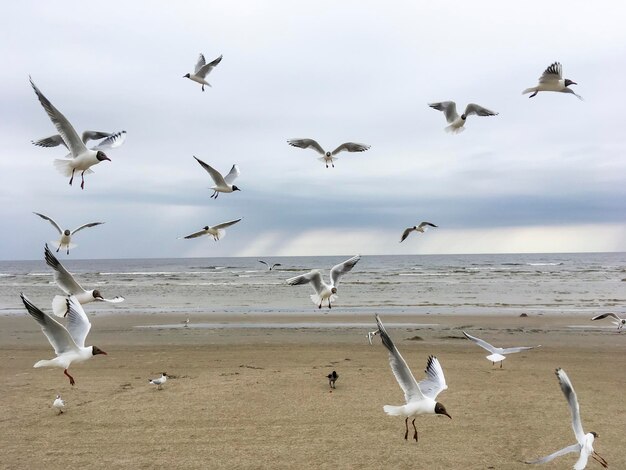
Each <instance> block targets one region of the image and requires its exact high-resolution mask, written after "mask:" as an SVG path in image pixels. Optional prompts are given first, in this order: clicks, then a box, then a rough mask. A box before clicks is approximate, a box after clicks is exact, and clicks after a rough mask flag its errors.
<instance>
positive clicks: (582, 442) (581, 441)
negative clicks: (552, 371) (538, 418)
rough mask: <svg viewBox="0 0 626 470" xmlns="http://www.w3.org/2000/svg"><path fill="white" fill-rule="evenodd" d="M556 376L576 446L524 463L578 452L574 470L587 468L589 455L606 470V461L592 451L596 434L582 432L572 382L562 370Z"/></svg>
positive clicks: (547, 460)
mask: <svg viewBox="0 0 626 470" xmlns="http://www.w3.org/2000/svg"><path fill="white" fill-rule="evenodd" d="M556 376H557V377H558V379H559V385H560V386H561V391H562V392H563V395H565V399H566V400H567V403H568V405H569V409H570V412H571V413H572V429H573V430H574V435H575V436H576V441H577V442H576V444H572V445H571V446H567V447H565V448H563V449H561V450H557V451H556V452H554V453H553V454H550V455H548V456H546V457H543V458H541V459H537V460H532V461H527V462H526V463H530V464H535V463H546V462H550V461H551V460H553V459H555V458H557V457H560V456H561V455H565V454H569V453H571V452H578V453H579V454H580V456H579V457H578V460H577V461H576V463H575V464H574V470H583V469H584V468H585V467H586V466H587V460H589V456H590V455H591V456H592V457H593V458H594V460H596V461H597V462H598V463H599V464H600V465H602V466H603V467H604V468H607V467H608V463H607V461H606V460H604V458H603V457H601V456H600V455H599V454H598V453H597V452H596V451H595V450H593V441H594V440H595V439H596V438H597V437H598V434H597V433H595V432H593V431H592V432H589V433H587V434H585V431H583V424H582V421H581V420H580V408H579V406H578V398H577V397H576V392H575V391H574V387H573V386H572V382H570V379H569V377H568V376H567V374H566V373H565V371H564V370H563V369H557V370H556Z"/></svg>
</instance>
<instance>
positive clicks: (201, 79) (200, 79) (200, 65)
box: [183, 54, 222, 91]
mask: <svg viewBox="0 0 626 470" xmlns="http://www.w3.org/2000/svg"><path fill="white" fill-rule="evenodd" d="M221 61H222V56H221V55H220V56H219V57H218V58H217V59H215V60H214V61H213V62H209V63H208V64H207V63H206V60H205V58H204V54H200V57H198V62H197V63H196V67H195V68H194V71H193V73H188V74H187V75H183V78H188V79H189V80H193V81H194V82H197V83H200V84H201V85H202V91H204V85H207V86H211V84H210V83H209V82H207V81H206V80H205V78H206V76H207V75H208V74H210V73H211V70H213V69H214V68H215V66H216V65H217V64H219V63H220V62H221Z"/></svg>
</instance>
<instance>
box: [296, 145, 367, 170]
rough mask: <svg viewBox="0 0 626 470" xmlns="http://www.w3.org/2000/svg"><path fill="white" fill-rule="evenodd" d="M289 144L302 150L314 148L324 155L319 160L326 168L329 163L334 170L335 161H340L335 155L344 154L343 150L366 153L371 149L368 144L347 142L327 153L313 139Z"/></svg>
mask: <svg viewBox="0 0 626 470" xmlns="http://www.w3.org/2000/svg"><path fill="white" fill-rule="evenodd" d="M287 143H288V144H289V145H291V146H292V147H298V148H301V149H308V148H312V149H313V150H315V151H316V152H317V153H319V154H320V155H322V157H321V158H319V159H318V160H320V161H322V162H324V163H325V164H326V168H328V164H329V163H330V164H331V165H332V166H333V168H335V164H334V161H335V160H338V158H337V157H336V156H335V155H337V154H338V153H339V152H342V151H343V150H345V151H347V152H365V151H366V150H368V149H369V148H370V146H369V145H366V144H357V143H356V142H345V143H343V144H341V145H340V146H339V147H337V148H336V149H335V150H333V151H332V152H327V151H325V150H324V149H323V148H322V147H321V145H320V144H318V143H317V142H316V141H315V140H313V139H291V140H288V141H287Z"/></svg>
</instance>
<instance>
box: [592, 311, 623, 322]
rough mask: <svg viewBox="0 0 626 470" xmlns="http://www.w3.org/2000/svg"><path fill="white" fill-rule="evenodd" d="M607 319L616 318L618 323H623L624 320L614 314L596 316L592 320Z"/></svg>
mask: <svg viewBox="0 0 626 470" xmlns="http://www.w3.org/2000/svg"><path fill="white" fill-rule="evenodd" d="M606 317H612V318H615V319H616V320H617V321H622V319H621V318H620V317H618V316H617V315H616V314H614V313H613V312H609V313H602V314H600V315H596V316H595V317H593V318H592V320H602V319H603V318H606Z"/></svg>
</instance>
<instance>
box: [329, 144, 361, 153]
mask: <svg viewBox="0 0 626 470" xmlns="http://www.w3.org/2000/svg"><path fill="white" fill-rule="evenodd" d="M369 148H370V146H369V145H367V144H357V143H356V142H346V143H344V144H341V145H340V146H339V147H337V148H336V149H335V150H333V151H332V153H331V155H337V154H338V153H339V152H342V151H344V150H345V151H347V152H365V151H366V150H368V149H369Z"/></svg>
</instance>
